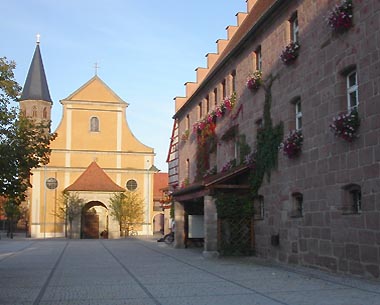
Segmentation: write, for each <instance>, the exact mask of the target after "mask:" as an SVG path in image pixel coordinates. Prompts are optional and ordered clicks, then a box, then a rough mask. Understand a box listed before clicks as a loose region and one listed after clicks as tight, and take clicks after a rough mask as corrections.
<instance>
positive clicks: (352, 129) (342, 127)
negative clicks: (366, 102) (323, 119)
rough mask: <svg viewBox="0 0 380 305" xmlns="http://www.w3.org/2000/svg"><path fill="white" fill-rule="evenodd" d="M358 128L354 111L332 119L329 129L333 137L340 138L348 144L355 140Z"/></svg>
mask: <svg viewBox="0 0 380 305" xmlns="http://www.w3.org/2000/svg"><path fill="white" fill-rule="evenodd" d="M359 127H360V118H359V114H358V111H357V110H356V109H354V110H351V111H350V112H349V113H341V114H339V115H338V116H336V117H334V118H333V123H332V124H330V129H331V131H332V132H333V133H334V135H335V136H337V137H340V138H342V139H344V140H346V141H348V142H352V141H353V140H354V139H355V138H357V134H356V133H357V131H358V129H359Z"/></svg>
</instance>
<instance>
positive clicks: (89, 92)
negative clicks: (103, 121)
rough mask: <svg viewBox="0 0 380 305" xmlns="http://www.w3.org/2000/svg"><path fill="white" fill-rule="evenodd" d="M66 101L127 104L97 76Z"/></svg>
mask: <svg viewBox="0 0 380 305" xmlns="http://www.w3.org/2000/svg"><path fill="white" fill-rule="evenodd" d="M64 100H65V101H76V102H80V101H84V102H88V101H92V102H101V103H113V104H114V103H117V104H120V103H122V104H126V105H127V106H128V103H126V102H125V101H123V100H122V99H121V98H120V97H119V96H118V95H117V94H116V93H115V92H114V91H113V90H112V89H111V88H110V87H108V86H107V84H106V83H105V82H104V81H103V80H102V79H101V78H100V77H99V76H97V75H95V76H94V77H92V78H91V79H90V80H89V81H88V82H87V83H85V84H84V85H82V86H81V87H80V88H79V89H77V90H76V91H75V92H74V93H72V94H70V95H69V96H68V97H67V98H65V99H64Z"/></svg>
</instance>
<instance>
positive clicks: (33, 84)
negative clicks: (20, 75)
mask: <svg viewBox="0 0 380 305" xmlns="http://www.w3.org/2000/svg"><path fill="white" fill-rule="evenodd" d="M20 100H21V101H25V100H42V101H47V102H51V103H52V100H51V97H50V93H49V87H48V84H47V80H46V75H45V69H44V64H43V62H42V57H41V51H40V45H39V44H38V43H37V46H36V50H35V51H34V55H33V59H32V63H31V64H30V68H29V72H28V76H27V77H26V81H25V85H24V89H23V91H22V94H21V99H20Z"/></svg>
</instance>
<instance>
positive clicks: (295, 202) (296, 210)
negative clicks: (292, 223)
mask: <svg viewBox="0 0 380 305" xmlns="http://www.w3.org/2000/svg"><path fill="white" fill-rule="evenodd" d="M302 216H303V195H302V194H301V193H299V192H295V193H293V194H292V211H291V217H293V218H295V217H302Z"/></svg>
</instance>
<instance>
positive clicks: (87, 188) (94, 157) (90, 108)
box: [19, 40, 159, 238]
mask: <svg viewBox="0 0 380 305" xmlns="http://www.w3.org/2000/svg"><path fill="white" fill-rule="evenodd" d="M60 103H61V104H62V107H63V111H62V118H61V121H60V123H59V125H58V127H57V129H56V130H55V131H54V132H55V133H56V134H57V137H56V139H55V140H54V141H52V143H51V145H50V148H51V156H50V162H49V163H48V164H47V165H45V166H42V167H40V168H37V169H34V170H33V171H32V173H33V174H32V176H31V184H32V188H30V189H29V191H28V202H27V204H28V207H29V213H30V222H29V223H30V235H31V237H32V238H51V237H64V236H67V232H68V224H67V220H65V219H63V218H64V217H59V211H60V210H62V205H63V202H64V201H63V199H62V198H63V196H62V195H63V192H64V191H65V192H68V193H69V194H70V193H71V194H75V195H76V196H78V197H79V198H80V199H82V200H83V202H84V205H83V207H82V211H81V213H80V215H77V216H76V217H75V219H74V220H73V222H72V225H73V226H72V232H70V236H72V237H73V238H100V235H101V233H102V232H104V231H107V232H108V238H119V237H120V233H121V232H120V226H119V223H118V221H117V220H115V218H114V217H113V216H112V209H111V207H110V198H111V197H112V196H113V195H114V194H117V193H120V192H125V191H132V192H138V193H139V195H140V197H141V199H142V200H143V202H144V215H143V221H142V222H141V223H137V224H135V230H137V233H138V234H143V235H151V234H153V225H152V223H154V217H155V216H158V215H155V214H157V213H159V212H155V211H154V209H153V181H154V174H155V173H157V172H158V169H157V168H156V167H155V165H154V156H155V153H154V149H153V148H151V147H149V146H147V145H144V144H143V143H141V142H140V141H139V140H138V139H137V138H136V137H135V136H134V135H133V133H132V132H131V130H130V128H129V126H128V122H127V119H126V110H127V108H128V103H127V102H125V101H124V100H122V99H121V98H120V97H119V96H118V95H117V94H116V93H115V92H113V91H112V89H111V88H109V87H108V86H107V85H106V84H105V82H104V81H103V80H102V79H101V78H100V77H98V76H97V75H95V76H94V77H92V78H91V79H90V80H88V81H87V82H86V83H85V84H83V85H82V86H81V87H80V88H79V89H77V90H76V91H74V92H73V93H72V94H71V95H69V96H68V97H66V98H64V99H63V100H61V101H60ZM19 104H20V110H21V111H23V112H24V113H25V114H26V116H28V117H31V118H33V119H35V120H37V121H38V120H51V108H52V104H53V101H52V99H51V97H50V93H49V88H48V84H47V78H46V75H45V70H44V66H43V61H42V56H41V50H40V42H39V41H38V40H37V45H36V48H35V52H34V55H33V58H32V62H31V65H30V68H29V72H28V75H27V78H26V82H25V85H24V88H23V92H22V95H21V98H20V103H19Z"/></svg>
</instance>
